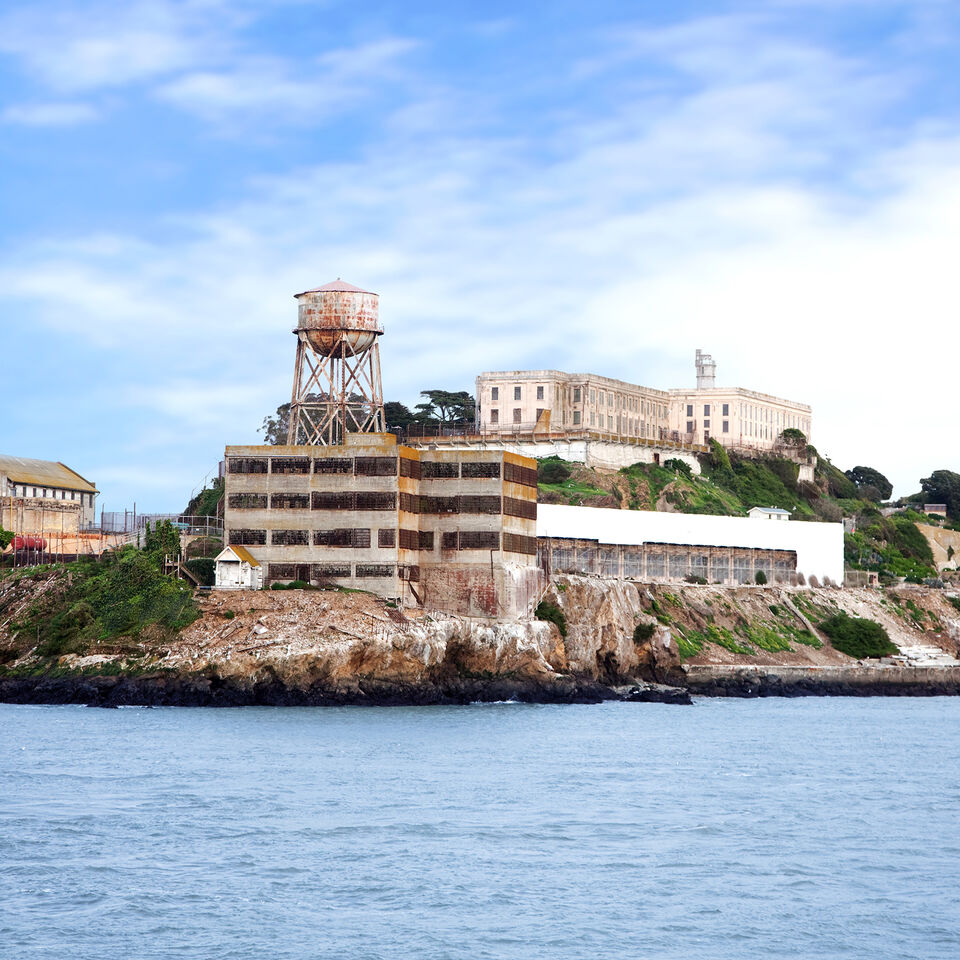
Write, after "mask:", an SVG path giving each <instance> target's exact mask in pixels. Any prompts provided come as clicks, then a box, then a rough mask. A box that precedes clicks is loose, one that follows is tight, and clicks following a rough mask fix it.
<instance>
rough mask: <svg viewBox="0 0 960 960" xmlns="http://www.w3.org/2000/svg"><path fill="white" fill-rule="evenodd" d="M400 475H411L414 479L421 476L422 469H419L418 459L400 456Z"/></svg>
mask: <svg viewBox="0 0 960 960" xmlns="http://www.w3.org/2000/svg"><path fill="white" fill-rule="evenodd" d="M400 476H401V477H413V479H414V480H419V479H420V478H421V476H422V471H421V469H420V461H419V460H411V459H409V458H408V457H401V458H400Z"/></svg>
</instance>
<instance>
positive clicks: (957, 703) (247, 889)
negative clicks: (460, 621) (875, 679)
mask: <svg viewBox="0 0 960 960" xmlns="http://www.w3.org/2000/svg"><path fill="white" fill-rule="evenodd" d="M394 957H403V958H410V957H417V958H419V957H422V958H567V957H570V958H573V957H577V958H579V957H584V958H620V957H623V958H647V957H649V958H685V960H686V958H693V957H697V958H708V960H711V958H717V960H726V958H731V960H733V958H737V960H740V958H766V957H777V958H780V957H801V958H807V957H810V958H814V957H816V958H871V960H888V958H924V960H936V958H945V960H946V958H949V960H957V958H960V699H951V698H931V699H902V700H900V699H866V700H859V699H804V700H774V699H769V700H708V699H701V700H697V701H696V703H695V704H694V706H692V707H677V706H665V705H661V704H641V703H635V704H631V703H610V704H602V705H596V706H555V705H551V706H545V705H521V704H513V703H508V704H492V705H476V706H469V707H418V708H361V707H348V708H336V709H333V708H325V709H291V708H276V709H271V708H243V709H177V708H164V709H140V708H130V709H120V710H96V709H89V708H85V707H74V706H66V707H49V706H42V707H41V706H13V705H0V958H5V960H20V958H31V960H33V958H44V960H48V958H49V960H54V958H56V960H61V958H91V960H93V958H96V960H104V958H124V960H136V958H144V960H146V958H150V960H154V958H158V960H159V958H164V960H166V958H211V960H227V958H230V960H233V958H236V960H241V958H242V960H248V958H249V960H254V958H256V960H260V958H284V960H286V958H289V960H308V958H310V960H312V958H338V960H352V958H365V960H366V958H374V960H375V958H394Z"/></svg>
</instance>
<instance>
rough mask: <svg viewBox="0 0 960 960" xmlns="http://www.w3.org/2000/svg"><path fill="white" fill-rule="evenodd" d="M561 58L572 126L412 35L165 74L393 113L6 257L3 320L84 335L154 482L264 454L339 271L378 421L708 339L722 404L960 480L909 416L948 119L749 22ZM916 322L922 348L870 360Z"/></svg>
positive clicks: (260, 100)
mask: <svg viewBox="0 0 960 960" xmlns="http://www.w3.org/2000/svg"><path fill="white" fill-rule="evenodd" d="M765 9H766V8H765ZM791 26H795V24H792V25H791ZM517 32H518V31H517V30H512V31H510V33H511V35H515V34H516V33H517ZM174 33H175V34H176V31H174ZM177 35H179V34H177ZM385 36H386V34H385ZM582 39H583V43H582V44H581V46H582V48H583V49H585V50H587V53H586V54H585V55H584V60H583V62H582V63H578V64H575V65H574V66H573V67H571V68H570V69H569V70H567V71H565V72H558V74H557V75H556V77H555V78H553V77H552V78H551V81H552V82H554V81H555V83H556V84H557V85H558V86H560V87H562V88H563V90H564V91H565V94H566V95H568V96H569V101H564V102H563V103H556V102H554V103H552V104H551V105H550V106H549V107H548V108H545V109H544V110H543V111H542V112H540V113H538V114H537V115H536V116H534V117H530V116H529V115H527V114H522V113H517V114H516V115H514V114H511V113H510V112H509V110H508V108H509V107H510V106H511V93H512V90H511V88H510V78H509V77H505V78H504V79H503V81H502V84H501V85H500V86H499V87H497V89H496V90H495V91H493V92H487V93H483V94H481V93H478V92H477V90H475V89H473V88H465V87H464V86H458V85H457V84H456V83H446V82H444V81H443V79H442V78H440V79H438V77H437V75H436V74H435V73H431V74H430V75H429V76H428V75H426V74H425V73H424V71H425V69H426V68H425V67H424V65H423V62H422V61H423V59H424V58H425V57H426V53H425V52H423V51H426V49H427V45H426V44H421V45H420V46H419V47H416V48H415V47H414V46H412V41H411V40H407V39H396V38H394V39H385V40H382V41H377V42H369V43H366V44H363V45H359V46H355V47H344V48H343V49H338V50H336V51H332V52H328V53H327V54H325V55H323V56H321V57H320V58H318V59H316V60H314V61H313V62H312V63H311V64H310V69H309V70H308V71H306V73H305V72H304V71H303V70H302V69H298V68H297V67H296V66H295V65H294V64H293V62H292V61H291V60H287V59H285V58H284V57H283V56H282V55H281V54H280V53H279V52H278V51H276V50H274V51H271V52H270V53H269V54H265V53H261V54H260V55H258V56H256V57H251V58H249V60H248V62H246V63H239V62H237V61H236V60H234V59H230V58H226V59H223V60H221V61H218V62H216V63H214V64H203V65H202V66H201V62H200V61H191V60H190V57H189V56H186V55H185V56H184V59H182V60H181V61H179V62H178V65H177V66H176V67H175V68H169V72H164V71H167V70H168V68H167V67H164V68H162V69H159V70H155V71H154V72H153V73H151V74H150V76H151V78H152V80H151V83H152V86H151V90H152V91H154V92H153V94H152V95H153V96H157V97H161V98H163V102H165V103H167V104H171V105H175V106H176V107H177V109H178V110H184V111H189V112H191V113H193V114H195V115H197V116H200V117H201V118H202V119H204V120H205V121H207V122H210V123H212V124H215V125H220V124H224V123H232V122H234V121H235V120H237V119H239V120H246V119H249V118H255V117H263V118H265V119H266V120H268V121H269V122H277V121H283V122H287V123H289V122H290V120H291V118H296V117H297V116H301V115H302V116H305V117H307V116H309V117H311V118H313V119H314V120H316V118H317V117H323V116H329V115H331V112H332V111H336V110H338V109H339V106H340V105H342V104H344V103H348V102H349V104H351V105H352V106H356V105H358V104H359V105H360V108H361V109H363V105H364V104H366V102H367V101H366V100H365V98H366V97H368V96H369V95H370V91H371V90H378V89H382V88H384V87H387V88H390V87H395V88H396V89H397V90H398V91H399V94H398V95H397V96H396V97H394V98H392V99H391V100H390V102H391V108H390V112H386V111H385V109H384V108H383V106H382V103H381V102H378V108H377V112H376V113H375V115H374V117H375V121H376V122H375V123H374V124H372V126H373V128H374V131H375V132H374V133H372V134H368V135H367V137H366V139H364V140H362V141H359V142H358V143H357V144H356V145H355V146H354V147H353V148H352V149H351V150H348V151H343V152H342V153H341V154H338V156H339V159H338V160H336V161H333V160H324V159H320V160H315V161H314V162H312V163H309V164H307V163H304V162H303V161H302V159H301V160H299V163H298V165H297V166H296V167H295V168H290V167H284V166H283V165H279V166H278V167H277V168H275V172H273V173H272V174H271V175H270V176H259V177H252V176H251V177H249V178H248V179H247V180H246V181H245V182H244V183H242V184H238V185H237V187H236V191H235V195H234V196H232V197H231V199H230V201H229V202H224V203H222V204H219V205H213V204H209V203H201V204H199V205H198V209H196V210H193V211H191V210H180V211H178V212H177V213H176V214H175V215H170V214H167V215H164V216H158V217H157V218H156V219H155V220H154V221H153V222H152V223H151V224H149V225H148V226H147V227H145V228H144V230H143V231H142V234H135V233H133V232H132V231H128V232H127V233H125V234H122V233H111V234H105V233H98V232H95V231H91V232H90V233H89V234H88V235H85V236H79V237H76V238H74V239H69V238H68V239H64V238H62V237H61V238H60V239H58V240H56V241H53V240H43V239H40V240H37V241H35V242H31V243H29V244H22V245H18V246H17V247H16V248H15V250H13V251H12V252H10V253H8V254H7V255H6V258H5V261H0V298H3V299H5V300H7V301H8V303H12V302H15V303H16V306H17V309H18V310H19V311H20V312H21V313H22V314H23V315H25V316H29V317H30V318H31V322H33V323H36V324H37V325H42V326H43V327H45V328H47V329H54V330H56V331H57V333H58V334H59V335H60V336H61V337H62V338H63V342H64V343H65V344H67V345H68V347H67V348H68V349H69V345H70V344H79V343H80V342H81V341H83V342H86V341H87V340H91V339H92V340H93V342H94V343H95V344H96V347H97V350H98V351H99V352H100V355H101V357H102V358H106V359H108V360H109V361H110V363H111V365H112V369H114V370H115V371H116V374H115V378H116V388H117V393H118V395H119V396H120V397H121V398H122V401H123V403H125V404H127V405H129V406H130V407H131V408H136V410H138V411H139V412H140V413H141V414H142V415H143V416H144V417H145V418H146V422H147V423H151V422H152V423H154V427H153V428H149V429H148V428H145V429H144V432H143V433H142V434H141V437H148V438H149V442H144V444H143V445H142V447H140V448H138V449H137V451H136V456H137V457H147V456H152V457H155V458H156V459H157V461H158V462H159V461H160V460H161V459H163V458H167V459H176V458H182V457H185V456H186V455H187V453H186V451H187V450H188V449H189V450H194V451H197V450H202V451H204V453H203V456H204V457H207V458H209V456H210V455H211V451H214V455H215V452H216V451H217V450H218V449H222V445H223V443H224V442H234V441H237V442H243V441H245V440H254V439H255V438H256V434H255V429H256V427H257V426H258V425H259V422H260V419H261V418H262V416H263V415H264V414H266V413H268V412H270V411H271V410H272V409H273V408H275V407H276V406H277V405H278V404H279V403H281V402H282V401H283V400H284V399H286V397H287V395H288V392H289V379H290V376H291V373H292V356H293V343H294V339H293V337H292V336H291V334H290V329H291V326H292V323H293V320H294V311H295V305H294V303H293V301H292V294H293V293H294V292H296V291H297V290H302V289H305V288H307V287H309V286H312V285H315V284H316V283H321V282H323V281H325V280H328V279H332V278H333V277H335V276H337V275H340V276H343V277H344V278H345V279H348V280H352V281H353V282H357V283H360V284H362V285H364V286H367V287H370V288H372V289H374V290H377V291H379V292H380V294H381V296H382V300H381V309H382V317H383V321H384V326H385V329H386V334H385V337H384V343H383V359H384V379H385V386H386V390H387V394H388V396H390V397H391V398H399V399H404V400H406V401H408V402H413V401H415V399H416V393H417V391H418V390H420V389H421V388H428V387H435V386H449V387H451V388H458V389H471V388H472V381H473V378H474V376H475V375H476V373H477V372H479V371H480V370H482V369H512V368H516V367H527V366H529V367H551V366H557V367H560V368H568V369H580V370H584V369H586V370H592V371H595V372H598V373H604V374H608V375H611V376H619V377H623V378H625V379H630V380H635V381H639V382H643V383H648V384H650V385H652V386H660V387H669V386H678V385H681V384H682V383H687V382H690V381H691V380H692V354H693V350H694V348H695V347H698V346H699V347H703V348H705V349H709V350H711V351H712V352H713V353H714V355H715V356H716V357H717V360H718V362H719V372H720V378H721V381H722V382H724V383H737V384H739V385H742V386H745V387H749V388H753V389H757V390H764V391H768V392H772V393H777V394H781V395H786V396H789V397H792V398H794V399H800V400H806V401H808V402H811V403H812V404H813V405H814V408H815V429H816V435H815V437H814V439H815V442H816V444H817V446H818V447H819V448H820V449H821V450H823V451H824V452H826V453H829V454H832V455H833V456H834V457H835V458H836V459H837V460H838V461H839V462H840V464H841V465H842V466H851V465H853V463H855V462H866V463H870V464H872V465H874V466H876V467H878V468H879V469H881V470H883V471H884V472H886V473H888V474H889V475H890V476H891V478H892V479H894V480H895V481H896V483H897V485H898V488H900V490H901V491H906V490H907V489H912V488H915V487H916V482H917V479H918V477H919V476H921V475H925V474H926V473H928V472H929V471H930V470H932V469H934V468H935V467H938V466H943V465H944V462H945V461H946V459H949V456H952V455H960V451H957V450H955V449H954V450H944V445H943V444H944V440H943V437H942V431H941V428H940V426H939V425H938V424H937V423H936V420H935V418H933V417H930V416H926V415H923V414H922V412H918V410H917V408H916V405H915V402H914V398H916V397H918V396H923V397H924V398H926V401H927V403H928V405H929V408H930V409H949V407H950V405H951V403H952V391H953V387H952V383H953V373H952V369H951V368H950V357H951V356H952V350H950V349H948V348H949V347H952V346H953V345H954V341H955V336H954V334H953V332H952V331H953V330H954V329H955V323H954V317H953V311H954V307H953V305H954V304H955V303H956V302H957V300H958V293H960V291H958V290H957V286H958V281H957V280H955V279H954V272H953V270H952V263H951V259H950V258H951V255H952V250H953V246H954V240H953V238H954V237H955V236H956V235H957V234H958V232H960V123H957V122H953V121H951V120H950V119H949V118H946V119H944V117H943V116H937V117H934V118H932V119H931V118H928V117H926V116H924V115H923V114H922V113H916V112H915V113H913V114H912V115H911V116H910V117H909V118H907V119H906V120H902V119H901V118H900V117H899V115H897V111H898V109H899V107H900V104H901V103H902V98H903V97H904V95H905V94H906V93H908V92H909V90H910V85H911V84H912V83H913V82H914V79H915V74H914V73H913V72H912V70H910V69H906V68H905V67H904V66H903V65H902V63H901V62H900V61H894V62H892V63H887V64H883V65H881V64H878V63H876V62H874V61H872V60H871V58H870V57H869V56H865V55H857V54H854V53H851V52H850V51H849V50H848V49H845V48H843V46H842V45H838V44H833V43H831V42H830V41H829V38H815V37H812V36H811V35H810V33H809V32H805V31H804V30H802V29H790V30H786V29H783V25H782V24H781V23H779V22H778V21H776V20H775V19H774V18H771V16H769V15H767V14H766V13H764V15H763V16H758V15H757V14H754V13H749V14H742V15H730V16H727V17H710V18H704V19H702V20H694V21H688V22H685V23H682V24H674V25H669V26H667V27H665V28H657V29H650V28H644V27H639V26H636V25H631V24H624V25H621V28H620V29H619V30H617V31H607V32H604V33H602V34H601V35H599V36H598V35H597V34H593V35H589V36H585V37H584V38H582ZM172 59H174V58H171V59H170V60H169V61H168V62H172ZM597 88H599V89H601V90H602V91H604V96H603V97H600V99H599V100H597V99H591V98H590V97H588V94H589V93H590V91H593V90H596V89H597ZM609 91H614V95H610V93H609ZM447 117H452V118H453V122H450V123H447V122H445V121H446V118H447ZM478 117H481V118H482V120H477V118H478ZM494 118H495V119H497V120H498V122H497V123H493V119H494ZM528 121H529V122H528ZM318 156H320V157H321V158H322V157H323V156H324V154H323V153H318ZM276 171H278V172H276ZM917 329H923V330H925V331H933V332H937V333H936V335H937V336H938V337H939V341H938V342H939V343H941V344H942V345H943V347H944V349H936V350H925V351H922V352H918V353H917V354H916V356H917V358H918V359H917V362H906V361H895V360H892V359H891V357H896V356H899V354H897V353H896V352H894V353H892V352H891V349H892V345H893V350H894V351H896V350H897V349H899V348H898V347H896V345H897V344H898V343H899V342H900V341H901V340H903V339H909V338H910V337H914V336H915V332H916V330H917ZM921 354H922V363H921V362H919V358H920V357H921ZM145 358H148V359H145ZM170 371H172V374H171V372H170ZM891 430H893V431H894V432H898V434H899V435H906V433H907V432H908V431H909V435H910V437H911V442H910V444H909V445H906V444H904V445H898V444H892V443H891V442H890V435H891ZM184 437H187V438H189V441H188V443H187V444H186V445H185V444H184V440H183V438H184ZM127 455H128V456H129V455H130V454H129V451H128V452H127ZM196 455H197V456H199V454H196ZM941 460H942V461H944V462H939V461H941ZM178 469H180V472H181V473H182V472H183V469H181V468H178ZM117 475H118V476H119V474H117ZM173 506H174V507H176V504H174V505H173Z"/></svg>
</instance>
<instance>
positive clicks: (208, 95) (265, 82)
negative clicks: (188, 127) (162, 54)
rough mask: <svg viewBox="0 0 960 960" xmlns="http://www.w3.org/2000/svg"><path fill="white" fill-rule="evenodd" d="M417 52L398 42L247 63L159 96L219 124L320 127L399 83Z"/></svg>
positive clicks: (196, 76)
mask: <svg viewBox="0 0 960 960" xmlns="http://www.w3.org/2000/svg"><path fill="white" fill-rule="evenodd" d="M414 47H415V43H414V42H413V41H411V40H408V39H402V38H397V37H392V38H384V39H380V40H377V41H375V42H371V43H366V44H362V45H359V46H356V47H352V48H341V49H336V50H330V51H327V52H326V53H324V54H322V55H321V56H319V57H316V58H315V59H313V60H312V62H307V63H292V62H290V61H287V60H282V59H279V58H254V59H244V60H243V62H242V63H240V64H238V65H236V66H233V67H231V68H230V69H226V70H219V71H211V70H202V71H196V72H191V73H186V74H183V75H181V76H178V77H177V78H176V79H174V80H171V81H170V82H168V83H165V84H163V85H161V86H160V87H159V88H158V90H157V93H156V95H157V97H158V98H159V99H161V100H163V101H165V102H167V103H171V104H173V105H175V106H177V107H179V108H181V109H183V110H186V111H188V112H191V113H195V114H197V115H199V116H201V117H203V118H204V119H206V120H209V121H214V122H218V123H219V122H224V121H229V120H231V119H233V118H235V117H238V116H239V117H244V116H259V117H262V116H268V117H269V118H270V120H271V121H272V122H278V121H279V122H287V123H299V124H303V125H314V124H316V123H317V121H318V120H321V119H323V118H324V117H327V116H330V115H332V114H336V113H340V112H342V111H344V110H346V109H349V108H350V107H352V106H354V105H355V104H356V102H357V101H358V100H360V99H362V98H363V97H364V96H366V95H367V94H369V93H370V92H371V91H372V90H373V89H375V88H377V87H380V86H382V85H383V84H385V83H388V82H396V81H397V80H398V79H399V78H400V76H401V74H400V70H399V61H400V59H401V58H402V57H403V56H404V55H405V54H407V53H409V52H410V51H411V50H412V49H413V48H414Z"/></svg>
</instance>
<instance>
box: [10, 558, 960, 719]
mask: <svg viewBox="0 0 960 960" xmlns="http://www.w3.org/2000/svg"><path fill="white" fill-rule="evenodd" d="M16 589H17V590H18V591H21V592H22V593H23V596H20V595H19V593H18V594H17V595H16V596H9V597H7V598H6V601H5V602H7V609H8V610H10V611H11V613H12V614H13V616H8V617H7V619H6V620H5V621H2V622H0V654H2V656H0V662H2V664H3V666H2V667H0V698H3V699H22V700H34V701H36V700H46V701H53V702H66V701H67V700H76V699H80V700H81V701H82V702H95V703H100V702H106V703H108V704H110V703H125V702H131V703H198V704H206V703H216V704H230V703H450V702H469V701H471V700H484V699H485V700H491V699H525V700H537V701H560V702H569V701H596V700H600V699H604V698H612V697H625V698H649V699H657V698H658V697H659V696H660V694H658V693H657V692H656V691H653V692H651V690H652V688H651V687H650V686H648V685H650V684H673V685H676V686H687V685H689V684H688V681H689V680H690V678H691V677H692V674H691V673H690V671H691V670H694V669H696V668H702V667H704V666H706V665H714V666H717V667H725V666H728V667H731V668H734V667H739V666H750V667H771V668H776V667H778V666H779V667H791V668H802V667H816V668H820V667H828V666H829V667H831V668H833V667H836V668H845V667H855V661H853V660H851V659H850V658H849V657H846V656H845V655H844V654H842V653H840V652H839V651H837V650H834V649H833V648H832V647H831V646H830V644H829V641H828V640H827V638H826V637H824V636H823V635H821V634H819V633H818V632H817V629H816V626H817V623H819V622H820V620H822V619H823V618H824V617H825V616H829V615H830V614H831V613H832V612H835V611H836V610H837V609H838V608H839V609H844V610H846V611H847V612H849V613H850V614H852V615H855V616H861V617H868V618H870V619H874V620H877V621H879V622H881V623H883V625H884V626H885V627H886V628H887V630H888V631H889V633H890V635H891V638H892V639H893V640H894V642H895V643H897V644H898V646H900V647H901V650H903V651H905V663H904V665H906V666H929V665H930V663H931V662H932V660H934V659H939V662H940V665H941V666H943V667H945V668H947V669H953V665H956V667H957V669H958V670H960V664H956V661H953V659H952V657H951V654H953V653H956V652H957V648H958V645H960V611H958V610H957V609H956V608H955V607H954V606H953V605H952V604H951V603H950V602H949V601H948V599H947V598H945V597H944V596H943V594H942V592H940V591H926V590H907V589H902V590H899V591H892V590H891V591H877V590H868V589H863V590H836V589H820V590H806V591H805V590H796V589H789V588H781V587H764V588H757V587H740V588H725V587H719V586H708V585H703V586H694V585H684V586H678V585H652V584H639V583H632V582H624V581H606V580H599V579H596V578H592V577H576V576H564V577H560V578H558V579H557V581H556V582H555V583H553V584H552V585H551V586H550V588H549V589H548V591H547V593H546V594H545V596H544V600H545V601H546V602H547V603H549V604H553V605H556V606H557V607H559V608H560V609H561V610H562V611H563V613H564V615H565V618H566V624H567V631H566V636H565V637H564V636H561V632H560V630H559V629H558V628H557V627H556V626H555V625H554V624H553V623H548V622H542V621H538V620H528V621H522V622H498V621H493V620H488V619H471V618H466V617H459V616H452V615H449V614H441V613H436V612H430V611H401V610H397V609H394V608H393V607H391V606H390V605H389V604H387V603H385V602H383V601H381V600H378V599H377V598H375V597H373V596H372V595H369V594H364V593H350V592H340V591H231V592H224V591H215V592H213V593H211V594H208V595H203V596H201V597H199V598H198V604H199V607H200V610H201V617H200V618H199V619H198V620H197V621H196V622H194V623H193V624H191V625H190V626H189V627H187V628H186V629H184V630H182V631H181V632H180V633H179V634H176V635H173V636H171V635H170V634H169V633H168V634H166V635H160V634H157V635H153V634H151V631H150V630H149V629H148V630H146V631H144V632H143V633H142V634H141V635H140V636H139V637H137V638H121V639H122V641H123V642H122V643H118V641H117V639H116V638H114V640H111V641H103V642H98V641H89V642H88V643H87V644H86V647H85V649H83V651H82V652H81V653H72V654H68V655H65V656H60V657H57V658H50V657H47V658H44V657H43V656H41V655H40V653H38V651H37V650H36V649H34V648H33V647H31V643H33V642H35V641H32V640H31V636H30V635H29V634H27V633H24V632H23V631H21V632H19V633H18V632H17V626H16V624H17V621H16V616H17V614H16V611H17V610H20V609H22V608H24V607H28V606H30V605H32V604H36V603H38V602H40V601H41V600H42V596H41V595H40V593H42V591H44V590H48V591H56V590H58V589H62V584H58V582H57V579H56V578H55V577H50V578H47V579H46V580H42V581H41V580H38V581H33V582H27V581H24V583H23V584H22V585H21V586H18V587H17V588H16ZM8 592H9V591H8ZM638 627H640V628H641V629H640V630H637V628H638ZM907 654H909V655H907ZM943 658H945V660H944V659H943ZM58 684H59V686H58ZM81 688H82V689H81ZM78 689H79V690H80V692H79V693H78ZM38 691H39V692H38ZM664 696H667V695H666V694H664Z"/></svg>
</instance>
